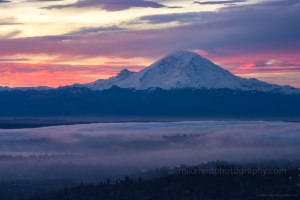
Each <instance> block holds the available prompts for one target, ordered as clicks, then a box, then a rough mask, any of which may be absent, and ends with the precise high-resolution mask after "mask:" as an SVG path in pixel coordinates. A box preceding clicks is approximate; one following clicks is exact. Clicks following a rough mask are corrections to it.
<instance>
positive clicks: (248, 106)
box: [0, 86, 300, 118]
mask: <svg viewBox="0 0 300 200" xmlns="http://www.w3.org/2000/svg"><path fill="white" fill-rule="evenodd" d="M299 102H300V95H283V94H276V93H264V92H254V91H236V90H229V89H214V90H208V89H203V90H200V89H198V90H190V89H178V90H170V91H166V90H162V89H160V88H153V89H148V90H131V89H121V88H118V87H116V86H114V87H112V88H111V89H108V90H102V91H92V90H89V89H86V88H76V87H63V88H60V89H55V90H48V91H34V90H28V91H18V90H14V91H9V92H1V93H0V117H16V116H163V117H167V116H172V117H176V116H180V117H253V118H268V117H272V118H276V117H280V118H284V117H290V118H293V117H295V118H299V117H300V104H299Z"/></svg>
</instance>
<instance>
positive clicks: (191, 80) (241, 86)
mask: <svg viewBox="0 0 300 200" xmlns="http://www.w3.org/2000/svg"><path fill="white" fill-rule="evenodd" d="M113 85H116V86H118V87H121V88H132V89H136V90H144V89H149V88H155V87H159V88H162V89H164V90H171V89H220V88H228V89H233V90H248V91H262V92H272V93H273V92H278V93H283V94H295V93H300V89H296V88H293V87H291V86H280V85H275V84H270V83H266V82H263V81H259V80H257V79H254V78H250V79H247V78H241V77H238V76H235V75H233V74H232V73H230V72H229V71H227V70H225V69H223V68H221V67H219V66H217V65H216V64H214V63H212V62H211V61H209V60H208V59H205V58H203V57H201V56H200V55H198V54H196V53H194V52H188V51H177V52H173V53H171V54H169V55H167V56H166V57H164V58H162V59H160V60H158V61H157V62H155V63H153V64H152V65H150V66H149V67H147V68H145V69H143V70H141V71H139V72H131V71H128V70H127V69H124V70H122V71H121V72H120V73H119V74H118V75H116V76H114V77H111V78H109V79H107V80H103V79H101V80H97V81H95V82H92V83H89V84H82V85H79V84H76V85H74V86H77V87H78V86H80V87H87V88H89V89H92V90H104V89H109V88H111V87H112V86H113Z"/></svg>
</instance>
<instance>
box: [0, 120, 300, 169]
mask: <svg viewBox="0 0 300 200" xmlns="http://www.w3.org/2000/svg"><path fill="white" fill-rule="evenodd" d="M0 136H1V137H0V152H1V153H2V154H8V155H16V154H20V155H25V156H28V155H29V154H33V153H35V154H36V155H39V154H45V153H48V154H64V153H67V154H76V155H82V156H81V157H80V159H77V160H74V161H73V162H82V163H105V164H120V165H145V166H149V167H156V166H164V165H177V164H179V163H185V164H189V165H195V164H199V163H203V162H207V161H211V160H217V159H220V160H226V161H238V160H243V159H246V160H260V159H281V158H284V159H296V158H297V155H298V154H299V152H300V145H299V144H300V123H289V122H242V121H234V122H228V121H211V122H207V121H206V122H174V123H171V122H168V123H166V122H165V123H156V122H155V123H154V122H153V123H103V124H88V125H72V126H57V127H44V128H35V129H18V130H0ZM63 161H64V160H61V162H63ZM65 161H66V162H69V161H70V160H65Z"/></svg>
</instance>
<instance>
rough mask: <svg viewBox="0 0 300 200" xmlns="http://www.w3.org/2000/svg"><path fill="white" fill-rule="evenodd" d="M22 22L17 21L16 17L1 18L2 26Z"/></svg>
mask: <svg viewBox="0 0 300 200" xmlns="http://www.w3.org/2000/svg"><path fill="white" fill-rule="evenodd" d="M20 24H22V23H17V22H16V19H15V18H14V17H8V18H0V26H9V25H20Z"/></svg>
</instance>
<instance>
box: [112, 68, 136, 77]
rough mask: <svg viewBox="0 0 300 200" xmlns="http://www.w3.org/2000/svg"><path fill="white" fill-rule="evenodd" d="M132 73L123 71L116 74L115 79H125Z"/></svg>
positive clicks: (126, 70)
mask: <svg viewBox="0 0 300 200" xmlns="http://www.w3.org/2000/svg"><path fill="white" fill-rule="evenodd" d="M133 73H135V72H132V71H129V70H128V69H123V70H121V71H120V72H119V73H118V74H117V76H116V77H126V76H129V75H130V74H133Z"/></svg>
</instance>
